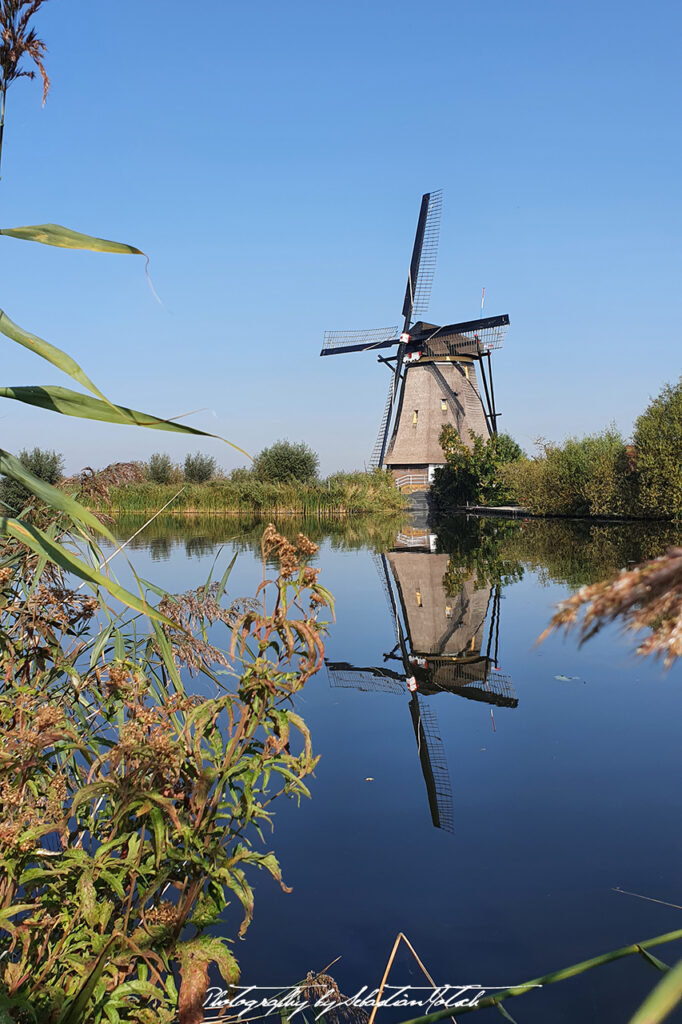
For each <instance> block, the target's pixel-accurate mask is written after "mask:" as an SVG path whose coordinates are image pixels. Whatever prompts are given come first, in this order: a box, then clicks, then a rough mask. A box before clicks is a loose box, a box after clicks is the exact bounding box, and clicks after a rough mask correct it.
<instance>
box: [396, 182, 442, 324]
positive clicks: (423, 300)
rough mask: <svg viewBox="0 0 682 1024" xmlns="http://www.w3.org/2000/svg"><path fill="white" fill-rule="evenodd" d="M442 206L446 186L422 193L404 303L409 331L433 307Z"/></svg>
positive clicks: (404, 312) (404, 313)
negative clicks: (443, 190)
mask: <svg viewBox="0 0 682 1024" xmlns="http://www.w3.org/2000/svg"><path fill="white" fill-rule="evenodd" d="M442 208H443V192H442V189H438V191H436V192H426V193H425V194H424V195H423V196H422V201H421V207H420V209H419V219H418V220H417V231H416V234H415V236H414V246H413V248H412V259H411V260H410V269H409V272H408V275H407V287H406V288H405V300H404V302H403V316H404V317H405V327H404V330H405V331H409V329H410V324H411V323H412V321H413V320H415V319H417V318H419V317H422V316H423V315H424V314H425V313H426V310H427V309H428V306H429V300H430V299H431V286H432V284H433V275H434V273H435V270H436V259H437V257H438V239H439V237H440V215H441V211H442Z"/></svg>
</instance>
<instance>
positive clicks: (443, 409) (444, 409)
mask: <svg viewBox="0 0 682 1024" xmlns="http://www.w3.org/2000/svg"><path fill="white" fill-rule="evenodd" d="M440 410H441V412H447V411H448V403H447V402H446V401H445V399H444V398H441V400H440Z"/></svg>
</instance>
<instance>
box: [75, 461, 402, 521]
mask: <svg viewBox="0 0 682 1024" xmlns="http://www.w3.org/2000/svg"><path fill="white" fill-rule="evenodd" d="M167 502H171V504H170V505H169V509H168V510H169V511H170V512H172V513H185V514H208V515H220V514H225V513H250V514H257V515H292V514H293V515H303V516H315V515H325V514H329V515H347V514H358V513H393V512H399V511H400V510H402V509H404V508H405V506H406V499H405V497H404V496H403V495H402V494H401V493H400V491H398V490H397V488H396V487H395V485H394V484H393V480H392V478H391V476H390V474H388V473H385V472H381V471H375V472H372V473H337V474H335V475H333V476H330V477H328V478H327V479H326V480H318V481H313V482H310V483H302V482H296V481H286V482H281V481H273V482H268V481H263V480H259V479H257V478H256V477H254V476H251V475H247V476H246V477H244V478H242V479H236V480H212V481H209V482H208V483H206V484H186V485H185V486H184V487H180V486H177V485H175V484H169V485H160V484H154V483H152V482H151V481H149V482H144V483H134V484H130V485H126V486H124V487H119V488H116V487H114V488H113V489H111V490H110V492H109V500H108V502H106V503H105V502H101V501H95V502H94V503H92V502H91V507H92V508H96V509H97V511H100V512H108V513H110V514H115V515H121V514H128V513H141V514H148V513H153V512H155V511H157V510H158V509H160V508H162V507H163V506H164V505H166V503H167Z"/></svg>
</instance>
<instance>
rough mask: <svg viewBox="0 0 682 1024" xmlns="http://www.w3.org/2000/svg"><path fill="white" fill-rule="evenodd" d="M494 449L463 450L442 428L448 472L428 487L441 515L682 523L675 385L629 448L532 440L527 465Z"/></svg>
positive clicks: (592, 440) (477, 444)
mask: <svg viewBox="0 0 682 1024" xmlns="http://www.w3.org/2000/svg"><path fill="white" fill-rule="evenodd" d="M503 436H504V435H501V437H503ZM499 442H500V438H497V439H496V438H490V439H489V440H487V441H484V440H483V439H482V438H473V448H472V449H469V448H467V447H466V446H465V445H464V444H463V443H462V441H461V440H460V439H459V438H458V437H457V435H456V434H455V432H454V431H453V430H452V429H451V428H447V427H446V428H444V430H443V433H442V435H441V445H442V447H443V451H444V453H445V458H446V460H447V463H448V465H447V466H446V467H445V468H444V469H442V470H440V471H439V472H437V474H436V481H435V485H434V498H435V501H436V504H437V507H438V508H439V509H440V510H441V511H447V510H449V509H452V508H453V507H455V506H458V505H459V506H462V505H467V504H470V505H490V506H500V505H506V504H514V505H520V506H521V507H522V508H524V509H525V510H526V511H528V512H529V513H531V514H533V515H549V516H585V517H593V518H594V517H616V518H640V519H680V518H682V379H681V380H680V381H678V383H677V384H676V385H666V386H665V387H664V388H663V390H662V391H661V393H660V395H658V396H657V397H656V398H655V399H653V401H652V402H651V403H650V404H649V406H648V408H647V409H646V410H645V411H644V412H643V413H642V415H641V416H640V417H639V418H638V419H637V420H636V422H635V427H634V431H633V435H632V440H631V441H627V440H626V439H625V438H623V436H622V435H621V434H620V433H619V432H618V431H617V430H616V429H615V428H614V427H610V428H607V429H605V430H603V431H601V433H597V434H591V435H588V436H586V437H571V438H568V439H567V440H565V441H564V442H563V443H562V444H555V443H553V442H549V441H545V440H540V441H538V442H537V448H538V451H537V454H536V455H535V456H534V457H533V458H528V457H526V456H525V455H524V453H523V452H521V451H520V449H518V446H517V449H518V450H515V449H510V447H509V445H508V443H507V442H506V440H505V442H504V445H502V446H500V443H499Z"/></svg>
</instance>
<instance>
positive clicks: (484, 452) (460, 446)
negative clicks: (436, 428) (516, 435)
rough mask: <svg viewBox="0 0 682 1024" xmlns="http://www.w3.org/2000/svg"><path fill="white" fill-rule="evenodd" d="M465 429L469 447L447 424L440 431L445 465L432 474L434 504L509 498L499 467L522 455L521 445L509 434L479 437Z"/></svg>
mask: <svg viewBox="0 0 682 1024" xmlns="http://www.w3.org/2000/svg"><path fill="white" fill-rule="evenodd" d="M469 433H470V436H471V442H472V443H471V447H467V445H466V444H465V443H464V441H463V440H462V438H461V437H460V436H459V434H458V433H457V431H456V430H455V429H454V427H452V426H450V425H449V424H448V425H446V426H444V427H443V429H442V431H441V434H440V438H439V441H440V445H441V448H442V449H443V453H444V455H445V458H446V460H447V466H443V467H440V468H439V469H437V470H436V472H435V475H434V486H433V498H434V501H435V504H436V506H437V507H438V508H441V509H444V510H445V509H448V508H452V507H453V506H455V505H469V504H474V505H504V504H506V503H507V502H508V501H509V500H510V493H509V490H508V488H507V487H506V486H504V484H503V478H502V476H501V473H500V470H501V468H502V467H503V466H505V465H507V464H508V463H512V462H518V461H519V460H520V459H524V458H525V455H524V452H523V450H522V448H521V447H520V446H519V445H518V444H517V443H516V441H515V440H514V439H513V438H512V437H510V435H509V434H494V435H493V436H492V437H488V438H483V437H480V436H479V435H477V434H474V432H473V431H469Z"/></svg>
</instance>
